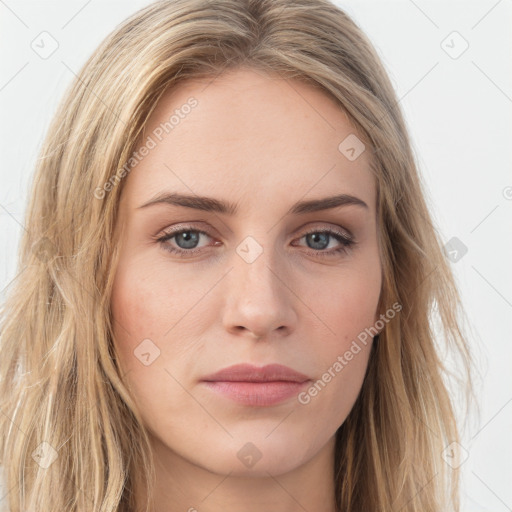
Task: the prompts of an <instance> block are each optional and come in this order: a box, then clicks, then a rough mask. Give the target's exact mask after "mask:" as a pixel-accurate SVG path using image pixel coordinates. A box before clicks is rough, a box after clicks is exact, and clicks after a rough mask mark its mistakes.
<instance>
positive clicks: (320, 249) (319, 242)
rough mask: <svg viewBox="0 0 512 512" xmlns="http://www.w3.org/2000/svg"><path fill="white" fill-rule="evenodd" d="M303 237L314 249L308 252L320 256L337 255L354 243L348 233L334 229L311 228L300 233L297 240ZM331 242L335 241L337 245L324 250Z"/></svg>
mask: <svg viewBox="0 0 512 512" xmlns="http://www.w3.org/2000/svg"><path fill="white" fill-rule="evenodd" d="M303 238H305V239H306V244H307V246H308V247H309V248H311V249H314V250H313V251H309V252H310V254H313V256H321V257H332V256H339V254H340V253H342V252H346V251H347V250H348V249H349V248H350V247H351V246H352V245H354V244H355V240H354V239H353V238H352V237H351V236H350V235H348V234H347V233H344V232H342V231H337V230H334V229H318V228H317V229H312V230H310V231H308V232H307V233H306V234H304V235H302V237H301V238H299V239H298V240H302V239H303ZM333 242H334V244H336V242H337V243H338V244H339V247H335V248H334V249H331V250H329V251H326V250H325V249H327V248H329V246H330V245H331V243H333Z"/></svg>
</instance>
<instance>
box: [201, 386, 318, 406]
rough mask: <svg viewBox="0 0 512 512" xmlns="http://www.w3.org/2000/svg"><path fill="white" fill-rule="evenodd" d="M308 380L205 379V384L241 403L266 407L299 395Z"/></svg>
mask: <svg viewBox="0 0 512 512" xmlns="http://www.w3.org/2000/svg"><path fill="white" fill-rule="evenodd" d="M308 382H309V381H306V382H290V381H272V382H230V381H204V384H206V386H207V387H208V388H209V389H211V390H212V391H214V392H215V393H219V394H221V395H224V396H226V397H228V398H231V400H234V401H235V402H238V403H240V404H243V405H252V406H259V407H265V406H269V405H276V404H278V403H280V402H283V401H285V400H287V399H288V398H291V397H292V396H297V395H298V394H299V393H300V391H301V390H302V389H303V388H304V387H305V386H307V385H308Z"/></svg>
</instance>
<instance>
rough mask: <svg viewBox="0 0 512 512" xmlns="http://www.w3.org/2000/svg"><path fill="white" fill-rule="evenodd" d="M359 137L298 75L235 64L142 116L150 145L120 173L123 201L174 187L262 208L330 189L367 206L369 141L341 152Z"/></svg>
mask: <svg viewBox="0 0 512 512" xmlns="http://www.w3.org/2000/svg"><path fill="white" fill-rule="evenodd" d="M347 137H348V139H347ZM354 137H357V138H354ZM362 138H363V137H362V136H361V135H360V133H359V132H358V131H357V130H356V128H355V127H354V125H353V124H352V123H351V122H350V119H349V117H348V116H347V114H346V112H345V111H344V109H343V108H342V107H341V106H340V105H339V104H338V103H336V102H335V101H334V99H332V98H331V97H330V96H329V95H328V94H326V93H325V92H323V91H322V90H320V89H319V88H317V87H313V86H311V85H309V84H305V83H304V82H301V81H298V80H294V79H292V80H290V79H287V80H285V79H283V78H281V77H279V76H278V75H268V74H264V73H263V72H261V71H256V70H253V69H243V68H242V69H237V70H231V71H229V72H225V73H223V74H222V75H220V76H218V77H216V78H207V79H206V78H205V79H200V80H188V81H186V82H183V83H180V84H179V85H178V86H176V87H174V88H172V89H170V90H168V91H167V92H166V93H165V94H164V95H163V96H162V97H161V99H160V101H159V102H158V104H157V106H156V108H155V110H154V111H153V112H152V115H151V116H150V118H149V119H148V122H147V124H146V126H145V129H144V134H143V137H142V139H141V146H140V147H142V146H144V145H146V146H147V147H150V146H151V149H150V150H149V151H147V152H145V156H144V157H140V160H138V163H137V164H136V166H135V167H133V170H132V171H131V172H130V174H129V176H128V178H127V180H128V183H125V190H124V191H123V196H124V201H125V202H127V203H128V204H129V205H130V206H132V207H136V206H138V205H140V204H142V203H143V202H144V200H145V199H147V198H149V197H151V196H154V195H155V194H157V193H159V192H162V191H178V192H183V193H193V194H197V195H205V196H215V197H219V198H220V197H222V198H228V199H230V200H232V201H238V200H239V199H242V200H243V201H244V202H248V201H249V202H250V201H251V200H252V199H256V197H259V198H260V200H261V199H265V200H266V202H267V205H268V204H269V203H272V204H277V203H282V202H283V200H285V199H289V202H290V203H291V202H292V201H293V202H294V201H295V200H296V199H298V198H299V197H303V196H304V197H305V199H308V198H316V197H320V196H325V195H333V193H335V192H339V193H347V194H353V195H356V196H359V197H361V199H363V200H364V201H365V202H366V203H367V204H368V205H369V206H370V207H371V208H374V203H375V190H374V187H375V185H374V180H373V176H372V174H371V171H370V165H369V164H370V157H369V153H370V151H368V149H369V148H368V147H367V146H366V149H364V150H363V151H362V153H361V154H360V155H359V156H357V158H356V159H353V158H352V159H350V158H347V153H345V152H344V151H345V150H346V148H347V145H348V146H350V145H352V146H354V142H355V143H356V145H357V144H359V146H358V147H356V151H357V152H358V153H359V152H360V151H361V149H362V148H363V146H362V144H363V143H362ZM358 139H359V142H358ZM343 141H346V142H343ZM340 144H341V147H340ZM352 154H353V152H352ZM356 154H357V153H356ZM349 155H350V153H349ZM291 193H293V197H289V196H290V194H291ZM276 202H277V203H276ZM285 206H286V205H284V204H283V207H285ZM260 207H261V205H260Z"/></svg>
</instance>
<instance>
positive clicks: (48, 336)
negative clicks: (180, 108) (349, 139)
mask: <svg viewBox="0 0 512 512" xmlns="http://www.w3.org/2000/svg"><path fill="white" fill-rule="evenodd" d="M241 66H249V67H252V68H257V69H259V70H262V71H266V72H268V73H274V74H276V75H278V76H281V77H283V78H291V79H297V80H303V81H306V82H307V83H309V84H311V85H314V86H316V87H320V88H321V89H322V90H323V91H325V93H326V94H328V95H330V96H331V97H332V98H334V99H335V100H336V101H337V103H338V104H339V105H340V108H343V109H345V111H346V112H347V113H348V115H349V117H350V119H351V121H352V122H353V123H354V125H355V126H356V127H357V129H358V131H359V133H360V135H361V137H363V138H364V140H365V144H366V148H367V150H368V151H370V152H371V154H372V172H373V173H374V175H375V183H376V186H377V196H378V197H377V210H378V221H379V237H380V240H379V242H380V247H381V258H382V268H383V275H384V278H383V285H382V290H381V298H380V303H379V309H380V312H384V311H386V309H388V308H389V307H390V306H391V304H394V303H395V302H398V303H400V304H401V305H402V311H401V313H400V314H399V315H397V316H396V317H395V318H394V319H393V320H392V321H390V322H389V323H388V324H387V325H386V327H385V329H384V330H383V332H382V333H381V334H380V336H379V339H378V342H376V343H374V345H373V347H372V352H371V355H370V361H369V365H368V370H367V374H366V376H365V380H364V383H363V386H362V389H361V393H360V395H359V396H358V399H357V401H356V403H355V405H354V407H353V409H352V411H351V412H350V414H349V416H348V418H347V419H346V421H345V422H344V423H343V425H341V427H340V428H339V429H338V431H337V434H336V452H335V453H336V459H335V460H336V464H335V475H336V497H335V499H336V504H337V506H338V508H339V510H343V511H344V512H361V511H363V510H365V511H370V510H371V511H391V510H395V511H398V510H400V511H401V512H420V511H421V512H438V511H439V510H441V509H442V510H445V509H446V506H447V504H448V503H449V504H450V506H451V507H452V508H453V510H459V495H458V493H459V490H458V486H459V483H458V481H459V473H458V472H459V470H458V468H453V469H452V468H451V467H449V466H448V465H447V464H446V463H445V462H444V460H443V458H442V453H443V450H445V448H446V447H447V446H448V445H450V443H452V442H458V441H459V432H458V426H457V421H456V414H455V411H454V407H453V402H452V400H451V399H450V393H449V391H448V386H447V381H445V378H446V377H447V376H448V375H449V374H450V371H449V370H448V368H446V367H445V365H444V364H443V361H442V360H441V357H440V356H439V354H438V350H439V348H438V347H439V346H441V347H447V348H448V349H449V350H451V353H452V354H453V355H454V356H456V357H457V360H458V362H459V366H458V367H459V368H460V369H461V374H462V377H461V378H460V379H459V381H460V382H463V383H464V385H465V388H464V389H465V391H466V394H467V396H469V394H471V374H472V364H473V363H472V356H471V354H470V351H469V346H468V344H467V341H466V340H465V335H464V334H463V329H462V326H461V325H462V321H461V320H460V318H461V316H460V315H461V307H460V299H459V296H458V292H457V289H456V285H455V282H454V279H453V277H452V274H451V270H450V267H449V264H448V263H447V260H446V258H445V256H444V253H443V249H442V246H441V242H440V238H439V235H438V234H437V232H436V229H435V228H434V226H433V222H432V220H431V217H430V214H429V211H428V208H427V205H426V200H425V196H424V192H423V186H422V184H421V181H420V178H419V176H418V172H417V167H416V164H415V160H414V157H413V152H412V150H411V144H410V141H409V138H408V134H407V130H406V126H405V123H404V120H403V117H402V114H401V112H400V109H399V105H398V100H397V98H396V96H395V92H394V90H393V87H392V85H391V83H390V80H389V78H388V76H387V74H386V71H385V70H384V68H383V65H382V64H381V62H380V60H379V57H378V56H377V53H376V51H375V49H374V48H373V46H372V44H371V43H370V41H369V40H368V39H367V38H366V36H365V35H364V34H363V32H362V31H361V29H360V28H359V27H358V26H357V25H356V24H355V23H354V22H353V21H352V20H351V19H350V18H349V17H348V16H347V14H346V13H344V12H343V11H342V10H341V9H339V8H338V7H336V6H335V5H333V4H331V3H329V2H328V1H327V0H299V1H294V2H289V1H288V0H215V2H209V1H208V0H172V1H171V0H164V1H159V2H156V3H153V4H151V5H149V6H148V7H146V8H144V9H142V10H140V11H139V12H137V13H135V14H134V15H132V16H131V17H130V18H129V19H127V20H126V21H125V22H123V23H122V24H121V25H120V26H119V27H118V28H117V29H116V30H115V31H114V32H113V33H112V34H110V35H109V36H108V37H107V38H106V40H105V41H104V42H103V43H102V44H101V45H100V47H99V48H98V49H97V50H96V51H95V52H94V54H93V55H92V56H91V57H90V59H89V60H88V62H87V63H86V64H85V65H84V67H83V69H82V70H81V71H80V73H79V76H78V79H77V80H76V81H75V82H74V83H73V84H72V86H71V87H70V88H69V90H68V91H67V94H66V96H65V98H64V100H63V102H62V103H61V105H60V107H59V109H58V112H57V114H56V115H55V117H54V120H53V122H52V125H51V126H50V129H49V132H48V135H47V138H46V140H45V143H44V145H43V148H42V151H41V156H40V158H39V160H38V165H37V169H36V173H35V178H34V183H33V187H32V190H31V194H30V200H29V205H28V209H27V216H26V222H25V225H26V227H27V232H26V233H24V234H23V238H22V242H21V246H20V259H19V263H18V265H19V267H18V269H19V273H18V276H17V278H16V280H15V281H14V283H13V285H12V287H11V290H10V292H9V295H8V298H7V300H6V302H5V304H4V306H3V310H2V319H1V339H0V342H1V346H0V348H1V353H2V357H1V362H0V376H1V379H2V380H1V387H0V400H1V401H0V406H1V411H2V414H1V415H0V464H1V465H2V466H4V471H5V478H6V486H7V487H6V488H7V489H11V492H10V493H9V496H8V498H7V499H8V502H9V507H10V510H11V512H18V511H22V510H23V511H24V510H31V511H32V512H35V511H39V510H40V511H44V512H50V511H58V512H61V511H63V510H66V511H75V510H83V511H86V510H87V511H90V510H98V511H133V510H134V509H135V489H138V488H140V486H141V485H142V486H145V487H146V488H147V489H149V490H150V489H151V483H152V481H153V478H154V467H153V461H152V457H151V452H150V448H149V441H148V437H147V434H146V432H145V429H144V428H143V426H142V425H143V424H142V420H141V417H140V415H139V413H138V412H137V409H136V407H135V405H134V402H133V401H132V399H131V397H130V396H129V394H128V392H127V390H126V388H125V386H124V385H123V376H122V375H120V372H119V369H118V366H117V363H116V357H115V352H114V349H113V343H112V340H113V334H112V333H113V324H112V322H113V320H112V315H111V311H110V293H111V287H112V280H113V275H114V272H115V266H116V265H115V264H116V261H117V260H116V258H117V253H116V240H115V239H114V237H113V233H114V227H115V225H116V218H117V206H118V202H119V197H120V194H121V191H122V189H123V184H124V182H125V180H123V179H122V174H119V169H121V168H123V166H124V164H125V162H127V161H128V160H129V158H130V157H131V155H132V152H133V151H134V150H135V149H136V148H137V144H138V143H139V142H140V137H141V134H142V133H143V128H144V125H145V122H146V121H147V119H148V117H149V115H150V114H151V112H152V111H153V109H154V108H155V105H156V103H157V102H158V100H159V98H160V97H161V96H162V94H163V93H164V92H165V91H167V90H168V89H169V88H172V87H173V86H175V85H176V84H178V83H180V82H183V81H184V80H187V79H189V78H200V77H212V78H213V77H215V76H217V75H218V74H219V73H222V71H224V70H227V69H236V68H237V67H241ZM340 142H341V141H340ZM112 176H116V177H117V178H116V179H115V183H113V184H112V186H109V187H107V188H105V184H106V183H108V182H110V183H112ZM98 190H100V193H98ZM101 190H103V192H101ZM99 196H101V197H100V198H98V197H99ZM434 306H436V307H434ZM436 319H437V321H438V324H439V325H438V328H437V331H438V332H436V329H435V328H434V323H435V320H436ZM42 443H43V444H42ZM148 497H149V495H148ZM148 506H149V503H148Z"/></svg>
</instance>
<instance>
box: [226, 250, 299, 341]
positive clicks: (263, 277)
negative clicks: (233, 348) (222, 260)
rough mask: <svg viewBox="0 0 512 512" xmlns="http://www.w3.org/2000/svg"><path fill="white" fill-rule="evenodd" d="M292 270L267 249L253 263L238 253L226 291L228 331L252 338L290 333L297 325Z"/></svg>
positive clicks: (281, 335)
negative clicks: (291, 279) (291, 277)
mask: <svg viewBox="0 0 512 512" xmlns="http://www.w3.org/2000/svg"><path fill="white" fill-rule="evenodd" d="M289 270H290V269H287V268H286V266H285V264H284V262H279V261H277V259H276V256H275V254H274V253H273V252H272V251H270V250H264V251H263V252H262V253H261V254H260V255H259V256H258V257H257V258H256V259H255V260H254V261H250V260H246V259H244V258H243V257H241V256H239V254H236V253H235V254H234V255H233V268H232V270H231V271H230V272H229V273H228V275H227V281H226V283H225V286H226V288H225V289H224V291H225V293H226V295H225V297H226V301H225V306H224V311H223V325H224V328H225V329H226V331H228V332H229V333H230V334H233V335H236V336H245V337H248V338H251V339H255V338H257V339H259V338H263V339H271V338H275V337H283V336H287V335H289V334H291V333H292V332H293V331H294V330H295V326H296V323H297V313H296V301H297V299H296V297H295V295H294V293H293V291H292V290H293V285H291V283H290V279H289V277H290V275H289V274H290V271H289ZM290 285H291V286H290Z"/></svg>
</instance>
